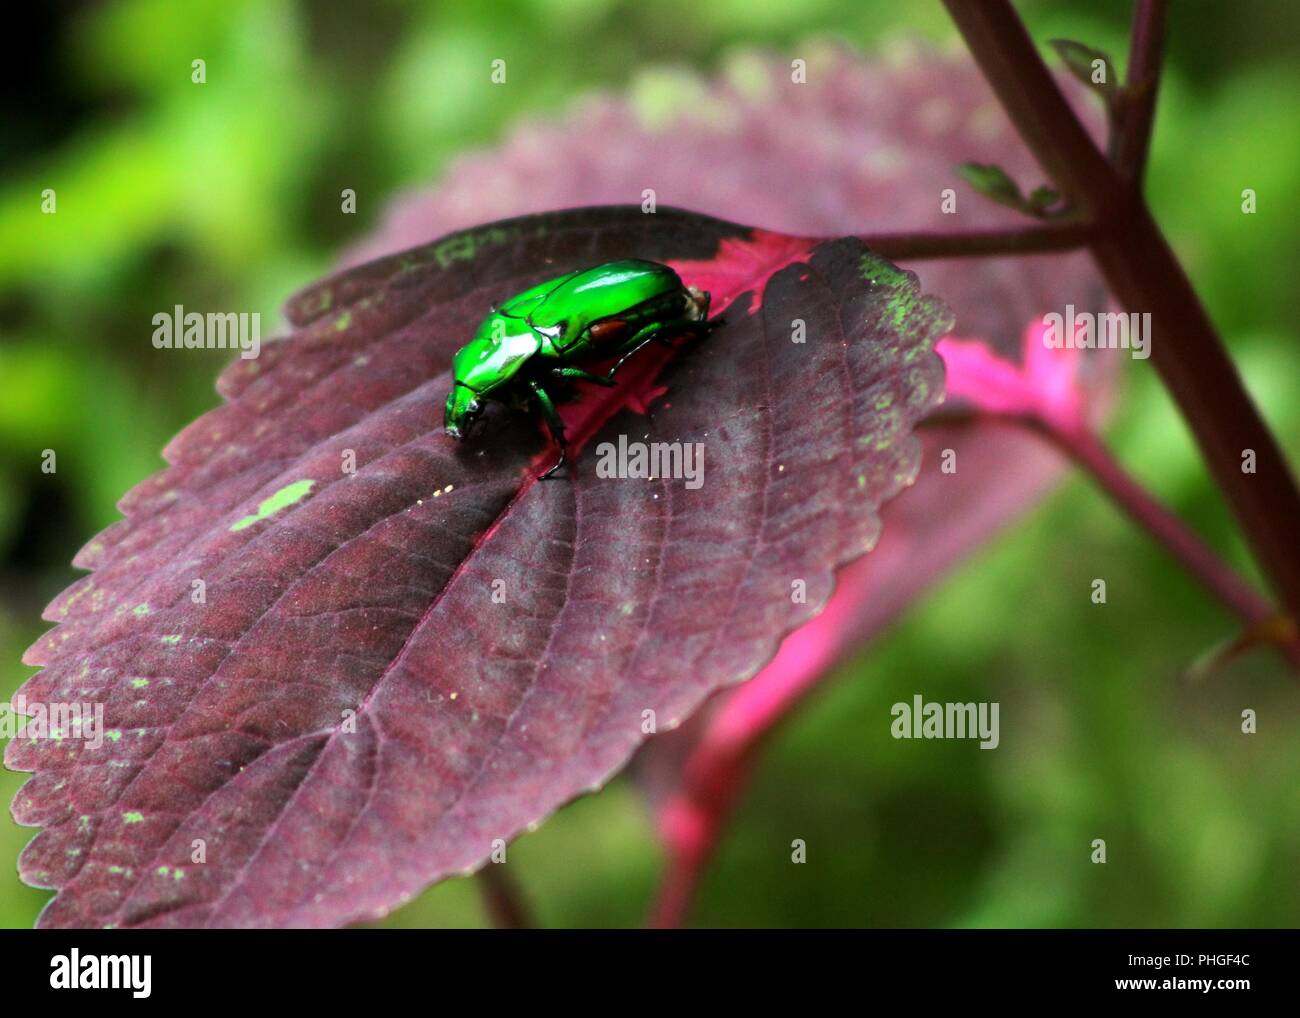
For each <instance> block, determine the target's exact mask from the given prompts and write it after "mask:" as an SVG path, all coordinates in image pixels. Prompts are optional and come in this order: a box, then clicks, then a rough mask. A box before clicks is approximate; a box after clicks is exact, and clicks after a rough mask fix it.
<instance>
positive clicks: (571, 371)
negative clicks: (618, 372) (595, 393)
mask: <svg viewBox="0 0 1300 1018" xmlns="http://www.w3.org/2000/svg"><path fill="white" fill-rule="evenodd" d="M551 374H552V375H554V376H555V377H556V378H570V379H573V380H574V381H578V382H595V383H596V384H597V385H613V384H614V380H613V379H612V378H607V377H605V376H604V375H593V374H592V373H591V372H590V371H583V370H582V368H572V367H570V368H552V369H551Z"/></svg>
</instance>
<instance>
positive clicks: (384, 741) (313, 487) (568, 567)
mask: <svg viewBox="0 0 1300 1018" xmlns="http://www.w3.org/2000/svg"><path fill="white" fill-rule="evenodd" d="M630 256H636V257H642V258H650V259H654V260H658V261H667V262H669V263H670V264H672V265H673V266H674V267H675V268H677V270H678V271H679V272H680V273H681V274H682V276H683V278H684V280H685V281H686V282H687V283H688V284H694V285H699V286H704V287H706V288H708V289H710V290H711V291H712V293H713V298H714V308H715V311H722V310H726V324H725V325H723V326H721V327H719V328H717V329H716V330H715V331H714V332H713V333H712V335H710V336H709V337H708V338H707V339H706V340H704V341H702V342H701V343H699V344H697V345H695V346H692V347H689V348H687V349H683V350H681V351H680V352H678V353H677V354H676V355H675V356H674V355H673V354H672V353H662V354H657V355H655V356H653V357H645V358H638V360H637V361H635V362H633V363H632V364H630V365H629V366H628V367H629V369H633V370H629V371H628V372H627V373H626V374H625V375H622V376H620V377H621V378H622V381H621V384H620V385H619V387H618V388H617V389H614V390H604V389H596V388H595V387H590V389H589V391H588V390H586V389H584V391H583V392H582V394H581V397H580V398H579V399H577V400H575V401H574V402H571V403H567V404H565V405H564V407H563V413H564V415H565V418H566V423H567V425H568V427H569V430H570V433H571V435H572V436H573V437H574V438H575V440H576V441H575V449H576V451H578V453H579V455H578V456H577V463H576V468H575V470H574V472H573V474H572V476H571V477H569V478H565V479H561V480H556V481H548V482H541V483H538V482H537V476H538V474H539V472H540V471H541V470H542V469H544V468H545V467H546V466H547V465H549V462H550V456H551V455H553V450H551V449H549V448H548V444H547V441H546V439H545V437H544V435H543V432H542V431H541V430H540V428H539V427H538V424H537V422H536V421H534V420H533V419H532V418H531V417H529V416H526V415H522V416H521V415H512V414H511V413H509V412H506V411H504V410H502V412H500V413H490V414H489V415H488V419H487V420H486V421H485V425H486V426H485V427H484V428H483V429H482V431H481V432H480V433H478V434H476V435H475V436H474V437H473V439H472V440H471V441H470V442H467V443H455V442H452V441H451V440H450V439H448V438H447V436H446V435H445V434H444V433H443V431H442V428H441V414H442V401H443V399H444V398H445V396H446V392H447V388H448V385H449V379H448V374H447V366H448V363H449V359H450V356H451V354H452V352H453V351H454V350H455V349H456V348H457V347H458V346H459V345H460V344H461V343H462V342H464V340H465V339H466V337H467V336H468V335H469V332H470V330H471V329H472V328H473V326H474V325H475V324H476V322H477V320H478V319H479V318H481V317H482V315H483V314H484V313H485V311H486V309H487V308H488V307H489V306H490V305H491V304H492V303H493V302H495V301H500V300H501V299H503V298H505V297H507V296H509V295H511V294H512V293H514V292H517V291H519V290H521V289H523V288H524V287H526V286H528V285H531V284H533V283H535V282H538V281H540V280H542V279H545V278H548V277H550V276H553V275H557V274H559V273H561V272H563V271H567V270H568V269H571V268H576V267H581V266H587V265H592V264H595V263H599V262H601V261H605V260H609V259H613V258H618V257H630ZM288 314H289V318H290V320H291V321H292V323H293V324H294V326H295V331H294V333H293V335H292V336H290V337H288V338H287V339H285V340H282V341H277V342H272V343H269V344H267V345H266V346H265V348H264V351H263V356H262V357H261V358H260V359H258V360H253V361H239V362H236V364H234V365H232V367H231V368H230V369H229V370H228V371H227V372H226V373H225V375H224V376H223V377H222V380H221V383H220V389H221V391H222V393H223V394H224V395H225V396H226V397H227V400H228V402H227V403H226V404H225V405H224V406H222V407H220V408H218V409H217V410H215V411H213V412H212V413H210V414H208V415H207V416H205V417H203V418H201V419H200V420H199V421H197V422H195V423H194V424H192V425H191V426H190V427H188V428H187V429H186V430H185V431H184V432H182V433H181V435H179V436H178V437H177V438H176V439H175V440H174V441H173V442H172V443H171V444H170V445H169V447H168V449H167V456H168V459H169V460H170V461H171V462H172V464H173V466H172V467H171V468H170V469H168V470H166V471H164V472H163V473H161V474H159V475H157V476H156V477H154V478H152V479H150V480H149V481H146V482H144V483H143V484H141V485H139V486H138V487H137V488H136V489H134V490H133V491H132V492H130V493H129V494H128V495H127V496H126V497H125V498H124V499H123V501H122V503H121V508H122V511H123V512H124V514H125V515H126V519H124V520H123V521H121V522H119V523H118V524H115V525H114V526H113V527H111V528H109V529H108V530H107V531H105V532H104V533H103V534H101V535H100V536H99V537H98V538H97V539H96V540H94V541H92V542H90V543H89V544H88V545H87V546H86V548H84V549H83V550H82V552H81V553H80V555H79V556H78V558H77V562H78V564H80V565H82V566H85V567H88V568H92V569H93V570H94V573H93V575H91V576H90V577H87V578H86V579H84V580H82V581H80V582H79V583H78V584H76V585H74V586H73V587H72V588H70V589H69V590H68V591H67V592H66V593H65V594H64V595H63V596H61V597H60V598H59V599H57V600H56V601H55V602H54V603H53V604H52V605H51V607H50V609H49V611H48V612H47V617H48V618H50V619H52V620H55V621H57V622H59V625H58V626H57V628H55V629H54V630H52V631H51V632H49V633H47V634H46V635H45V636H44V637H43V638H42V639H41V640H39V641H38V642H37V644H36V645H34V647H33V648H32V649H31V650H30V651H29V653H28V656H27V660H28V661H29V663H31V664H34V665H40V666H43V668H44V670H43V671H41V672H40V673H38V674H37V675H35V676H33V677H32V678H31V679H29V680H28V682H27V684H26V685H25V686H24V688H23V689H22V690H21V691H20V692H21V694H22V695H23V696H24V697H25V698H26V700H27V701H28V703H29V704H32V703H38V702H43V703H52V702H69V701H77V702H90V703H102V704H103V705H104V713H105V726H106V728H107V732H106V733H105V736H106V737H105V738H104V740H103V742H102V745H99V746H95V745H94V743H93V742H90V741H82V740H76V739H69V738H63V739H61V740H53V739H35V740H31V739H22V740H14V741H13V742H11V743H10V745H9V746H8V748H7V752H6V762H7V763H8V764H9V766H11V767H14V768H16V769H21V770H32V771H35V775H34V777H33V778H32V779H31V780H30V781H29V782H28V783H27V784H26V785H25V786H24V787H23V789H22V790H21V791H20V792H19V794H18V796H17V797H16V799H15V801H14V804H13V812H14V816H15V819H17V820H18V822H20V823H23V824H30V825H39V826H42V827H44V828H45V830H44V831H42V832H41V833H40V834H39V835H38V836H37V837H36V838H35V839H34V840H33V841H32V843H31V844H30V845H29V846H28V848H27V850H26V851H25V852H24V853H23V856H22V859H21V861H20V871H21V873H22V876H23V878H24V879H25V880H27V881H28V882H29V883H32V884H35V885H37V886H42V887H52V888H58V889H59V894H58V895H57V896H56V898H55V899H54V900H53V901H52V903H51V904H50V906H49V907H48V908H47V910H46V911H45V912H44V913H43V916H42V924H43V925H46V926H87V925H104V924H111V925H117V926H146V925H148V926H157V925H172V926H205V925H206V926H227V925H279V926H287V925H292V926H301V925H311V926H324V925H336V924H340V923H344V922H347V921H351V920H356V919H361V918H365V917H374V916H379V915H382V914H384V913H385V912H386V911H388V910H389V909H391V908H392V907H394V906H395V905H397V904H399V903H401V902H403V901H405V900H407V899H408V898H409V897H411V896H412V895H413V894H415V893H417V892H418V891H420V890H421V889H422V888H424V887H425V886H427V885H428V884H430V883H431V882H433V881H436V880H438V879H440V878H442V877H444V876H447V875H449V874H455V873H460V872H465V871H468V870H472V869H474V868H475V867H477V866H478V865H480V864H481V863H482V862H483V861H484V860H485V859H486V858H487V857H488V855H489V853H490V852H491V851H492V850H493V848H494V842H496V840H497V839H501V840H502V841H508V840H509V839H510V838H512V837H513V836H514V835H515V834H517V833H518V832H519V831H521V830H522V829H524V828H525V827H527V826H529V825H532V824H535V823H537V822H539V821H540V820H542V819H543V818H544V817H545V816H547V815H548V814H549V813H550V812H551V811H553V810H554V809H556V808H558V807H559V806H560V805H561V804H563V803H564V802H566V801H567V800H569V799H571V798H573V797H574V796H576V795H578V794H580V793H582V792H584V791H587V790H591V789H594V788H598V787H600V786H601V785H602V784H603V783H604V782H605V781H606V780H607V779H608V778H609V776H610V775H611V774H613V773H614V772H616V771H617V770H618V769H619V768H620V767H621V766H622V765H623V764H624V763H625V762H626V761H627V759H628V758H629V756H630V755H631V754H632V753H633V752H634V751H635V750H636V748H637V747H638V746H639V745H640V744H641V743H642V741H643V740H644V738H645V734H644V733H645V730H646V729H645V726H646V718H647V715H646V713H645V712H647V711H653V712H655V715H656V717H657V724H658V727H659V729H661V730H662V729H666V728H670V727H673V726H674V725H676V724H677V723H678V722H679V721H681V720H682V719H684V718H686V717H687V716H688V715H689V714H690V713H691V711H692V710H694V709H695V707H696V706H697V705H698V704H699V703H700V702H701V701H702V700H703V699H704V698H705V697H706V696H708V695H709V694H710V693H711V692H713V691H714V690H716V689H718V688H720V687H721V686H724V685H727V684H730V683H735V682H738V681H740V680H742V679H745V678H748V677H749V676H751V675H753V674H754V673H755V672H756V671H758V670H759V668H761V667H762V665H763V664H764V663H765V662H766V661H767V660H768V659H769V658H770V657H771V656H772V654H773V653H774V652H775V650H776V647H777V645H778V643H779V641H780V639H781V638H782V636H783V635H784V634H786V633H787V632H789V631H791V630H792V629H794V628H796V627H798V626H799V625H800V624H802V623H803V622H806V621H807V620H808V619H809V618H811V617H812V616H813V615H814V614H815V613H816V612H817V611H819V610H820V608H821V607H822V606H823V605H824V603H825V602H826V600H827V598H828V597H829V595H830V591H831V587H832V582H833V575H834V572H835V570H836V569H837V568H838V567H840V566H842V565H843V564H845V563H847V562H849V561H851V560H853V559H855V558H857V557H858V556H860V555H862V554H863V553H864V552H866V551H867V550H868V549H870V547H871V546H872V545H873V543H874V542H875V539H876V536H877V533H878V529H879V520H878V516H877V512H876V509H877V507H878V506H879V504H880V503H881V502H882V501H883V500H884V499H886V498H888V497H890V496H892V495H893V494H895V493H896V492H898V491H899V490H900V489H901V488H902V487H903V486H905V485H906V484H908V483H910V481H911V479H912V478H913V477H914V475H915V472H916V469H917V456H918V451H919V443H918V442H917V440H916V439H915V438H914V437H912V436H910V431H911V428H912V425H913V424H914V423H915V422H916V421H917V420H918V419H919V418H920V417H921V416H922V415H924V414H925V413H926V412H928V411H929V410H930V409H931V408H932V407H933V406H934V405H935V404H936V402H937V401H938V399H939V397H940V390H941V385H942V366H941V363H940V361H939V359H938V357H937V356H936V355H935V354H934V352H933V344H934V342H935V341H936V340H937V338H938V337H939V336H940V335H942V334H943V333H944V332H945V331H946V329H947V328H948V326H949V324H950V319H949V318H948V316H947V313H946V311H945V310H944V309H943V308H942V306H941V305H939V304H938V303H937V302H936V301H934V300H932V299H929V298H921V297H920V296H919V295H918V292H917V287H916V283H915V277H913V276H911V275H910V274H908V273H904V272H901V271H899V270H897V269H895V268H894V267H892V266H890V265H888V264H887V263H885V262H883V261H881V260H879V259H877V258H875V257H874V256H872V255H871V254H870V253H869V252H867V251H866V250H865V249H864V248H863V246H862V244H861V243H860V242H858V241H855V240H851V239H849V240H839V241H831V242H821V243H817V242H810V241H803V240H799V239H797V238H793V237H787V236H783V235H780V234H773V233H766V232H763V231H756V230H755V231H751V230H746V229H744V228H742V227H737V226H733V225H730V224H727V223H723V222H720V221H717V220H711V219H707V218H704V217H701V216H695V215H690V214H687V213H680V212H674V211H671V210H665V209H661V210H660V211H659V212H658V213H657V214H655V215H643V214H641V213H640V212H639V211H638V210H635V209H632V210H628V209H587V210H576V211H571V212H563V213H554V214H549V215H540V216H535V217H531V218H524V219H518V220H513V221H507V222H502V223H496V224H492V225H488V226H483V227H478V228H475V229H473V230H471V231H468V232H466V233H462V234H458V235H454V236H451V237H447V238H444V239H443V240H441V241H438V242H435V243H433V244H429V245H427V246H425V247H422V248H418V249H415V250H412V251H408V252H406V253H404V254H400V255H395V256H392V257H390V258H386V259H383V260H381V261H378V262H374V263H371V264H368V265H364V266H361V267H359V268H356V269H354V270H351V271H349V272H346V273H343V274H341V275H338V276H335V277H332V278H331V279H328V280H325V281H324V282H322V283H320V284H318V285H316V286H313V287H311V288H309V289H308V290H306V291H304V292H303V293H302V294H300V295H298V296H297V297H296V298H294V300H292V301H291V302H290V304H289V307H288ZM795 319H801V320H803V321H804V322H805V323H806V329H807V340H806V342H803V343H798V342H792V322H794V320H795ZM652 403H653V407H652V415H651V416H645V415H643V414H641V413H639V412H638V410H643V409H644V408H646V407H647V406H648V405H650V404H652ZM620 435H626V436H627V437H628V438H629V439H631V440H641V439H643V438H645V439H646V440H649V441H683V442H701V443H703V447H704V451H705V454H706V460H705V470H704V483H703V486H702V487H700V488H699V489H698V490H692V489H689V488H687V487H685V486H684V485H682V484H681V483H680V482H676V481H672V480H668V479H663V478H659V479H656V480H652V481H635V480H611V479H606V480H601V479H599V478H598V477H597V476H596V474H595V470H594V466H593V464H594V459H595V457H594V455H593V452H594V449H593V446H595V445H597V444H598V443H600V442H606V441H607V442H613V441H616V440H617V438H618V436H620ZM350 453H351V454H353V455H354V456H355V463H356V470H355V473H354V474H350V473H347V472H345V471H344V469H343V465H344V464H345V463H346V462H347V460H348V457H349V454H350ZM195 580H202V581H203V584H204V593H205V598H204V600H203V602H202V603H195V600H194V598H193V596H192V592H193V591H194V589H195V587H194V581H195ZM800 585H802V587H803V588H804V589H806V598H799V597H792V590H794V589H796V588H797V587H799V586H800ZM497 592H500V593H502V594H504V597H503V598H502V599H495V598H494V597H493V595H494V593H497ZM200 853H201V854H202V858H203V861H202V862H198V861H196V858H197V857H198V855H199V854H200Z"/></svg>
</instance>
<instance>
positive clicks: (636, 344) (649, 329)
mask: <svg viewBox="0 0 1300 1018" xmlns="http://www.w3.org/2000/svg"><path fill="white" fill-rule="evenodd" d="M663 330H664V326H663V325H661V324H659V323H658V322H655V323H654V324H653V325H647V326H646V327H645V328H644V329H642V330H641V331H640V332H638V333H637V334H636V335H635V336H633V337H632V340H631V342H632V348H631V349H630V350H628V352H627V353H625V354H624V355H623V356H622V357H620V358H619V359H618V361H617V362H616V363H615V364H614V366H613V367H612V368H610V369H609V373H608V374H607V375H605V378H606V379H607V380H608V381H609V382H611V383H612V382H613V379H614V376H615V375H616V374H617V373H618V369H619V368H621V367H622V366H623V365H624V364H626V363H627V362H628V361H629V360H630V359H631V358H633V357H635V356H636V355H637V353H639V352H640V350H641V348H642V347H643V346H645V345H646V344H647V343H650V342H653V341H654V340H656V339H658V340H659V341H660V342H662V343H668V340H667V337H664V336H661V335H660V333H662V332H663ZM668 345H669V346H671V345H672V344H671V343H668Z"/></svg>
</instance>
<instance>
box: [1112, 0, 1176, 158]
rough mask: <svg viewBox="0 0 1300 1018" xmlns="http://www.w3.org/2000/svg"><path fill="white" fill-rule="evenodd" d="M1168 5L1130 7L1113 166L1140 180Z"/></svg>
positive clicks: (1143, 2)
mask: <svg viewBox="0 0 1300 1018" xmlns="http://www.w3.org/2000/svg"><path fill="white" fill-rule="evenodd" d="M1168 8H1169V5H1168V3H1167V0H1138V2H1137V5H1136V6H1135V7H1134V8H1133V31H1132V36H1131V39H1130V42H1129V54H1128V75H1127V78H1126V80H1125V88H1124V92H1123V95H1124V100H1123V112H1122V115H1121V118H1120V125H1119V127H1120V129H1119V135H1118V137H1117V138H1116V145H1115V165H1116V166H1117V167H1119V171H1120V173H1122V174H1123V175H1124V176H1125V177H1127V178H1129V179H1131V180H1135V181H1141V180H1142V177H1143V175H1144V174H1145V172H1146V162H1147V152H1148V151H1149V150H1150V148H1151V130H1152V126H1153V125H1154V123H1155V114H1156V93H1157V91H1158V89H1159V86H1160V65H1161V60H1162V56H1163V52H1164V44H1165V21H1166V18H1167V15H1168V13H1169V9H1168Z"/></svg>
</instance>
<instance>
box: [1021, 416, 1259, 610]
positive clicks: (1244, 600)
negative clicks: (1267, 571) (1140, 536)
mask: <svg viewBox="0 0 1300 1018" xmlns="http://www.w3.org/2000/svg"><path fill="white" fill-rule="evenodd" d="M1039 427H1040V429H1041V430H1042V432H1043V434H1044V435H1046V437H1047V438H1048V439H1050V440H1051V441H1052V442H1053V443H1055V444H1056V445H1057V446H1058V447H1060V448H1061V450H1062V451H1064V452H1065V453H1066V454H1067V455H1069V457H1070V458H1071V459H1072V460H1074V461H1075V462H1076V463H1077V464H1078V465H1079V466H1081V467H1083V468H1084V469H1085V470H1087V471H1088V473H1090V474H1091V475H1092V478H1093V480H1095V481H1096V482H1097V484H1098V485H1099V486H1100V487H1101V489H1102V490H1103V491H1105V492H1106V494H1107V495H1109V496H1110V497H1111V499H1112V500H1113V501H1114V502H1115V503H1116V505H1118V506H1119V507H1120V508H1121V509H1122V510H1123V511H1124V512H1125V513H1127V514H1128V515H1129V516H1130V517H1132V519H1133V520H1134V521H1135V522H1136V523H1137V524H1138V525H1139V526H1141V527H1142V528H1143V529H1144V530H1145V531H1146V532H1147V533H1148V534H1150V535H1151V536H1152V537H1154V538H1155V539H1156V540H1157V541H1159V542H1160V543H1161V544H1162V545H1164V547H1165V549H1166V550H1167V551H1168V552H1169V553H1170V554H1171V555H1172V556H1173V557H1174V558H1175V559H1176V560H1177V561H1178V562H1180V563H1182V565H1183V567H1184V568H1185V569H1186V570H1187V571H1188V572H1189V573H1191V574H1192V575H1193V576H1194V577H1195V578H1196V579H1197V580H1199V581H1200V582H1201V584H1202V585H1203V586H1204V587H1205V588H1206V589H1207V590H1208V591H1209V592H1210V593H1211V594H1213V595H1214V596H1215V597H1216V598H1218V599H1219V600H1220V601H1222V602H1223V604H1224V605H1225V606H1227V607H1228V608H1229V609H1230V610H1231V611H1232V612H1233V613H1234V614H1235V615H1237V616H1238V617H1239V618H1240V619H1241V620H1242V621H1243V622H1244V623H1246V624H1247V625H1253V624H1254V623H1257V622H1262V621H1264V620H1265V619H1268V618H1271V617H1272V616H1273V615H1274V614H1275V609H1274V608H1273V606H1272V605H1271V604H1270V603H1269V602H1268V601H1267V600H1266V599H1265V598H1264V597H1262V596H1261V595H1260V594H1259V593H1257V592H1256V591H1255V590H1254V589H1253V588H1252V587H1250V585H1249V584H1247V583H1246V582H1245V580H1243V579H1242V578H1241V577H1240V576H1238V575H1237V573H1236V572H1234V571H1233V569H1232V568H1231V567H1230V566H1229V565H1228V564H1227V563H1226V562H1224V561H1223V560H1222V559H1221V558H1219V556H1218V555H1216V554H1215V553H1214V552H1213V551H1212V550H1211V549H1210V548H1209V546H1208V545H1206V544H1205V543H1204V542H1203V541H1202V540H1201V539H1200V538H1199V537H1197V536H1196V534H1195V533H1193V532H1192V531H1191V530H1190V529H1188V527H1187V526H1186V525H1185V524H1184V523H1183V521H1182V520H1181V519H1179V518H1178V517H1177V516H1175V515H1174V514H1173V513H1172V512H1170V511H1169V510H1168V509H1166V508H1165V507H1164V506H1163V505H1161V504H1160V502H1158V501H1157V500H1156V499H1155V498H1154V497H1153V496H1152V495H1151V494H1150V493H1149V492H1148V491H1147V490H1146V489H1145V488H1144V487H1142V485H1141V484H1139V483H1138V482H1137V481H1136V480H1134V478H1133V477H1132V475H1130V474H1129V473H1127V472H1126V471H1125V470H1124V468H1123V467H1122V466H1120V464H1119V463H1118V462H1117V461H1116V460H1115V458H1114V457H1113V456H1112V455H1111V454H1110V450H1108V449H1107V448H1106V446H1105V445H1104V444H1103V443H1102V441H1101V440H1100V439H1099V438H1098V437H1097V435H1096V434H1094V433H1093V432H1092V431H1090V430H1087V429H1076V430H1070V431H1064V430H1057V429H1053V428H1050V427H1047V426H1045V425H1041V424H1040V425H1039Z"/></svg>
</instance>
